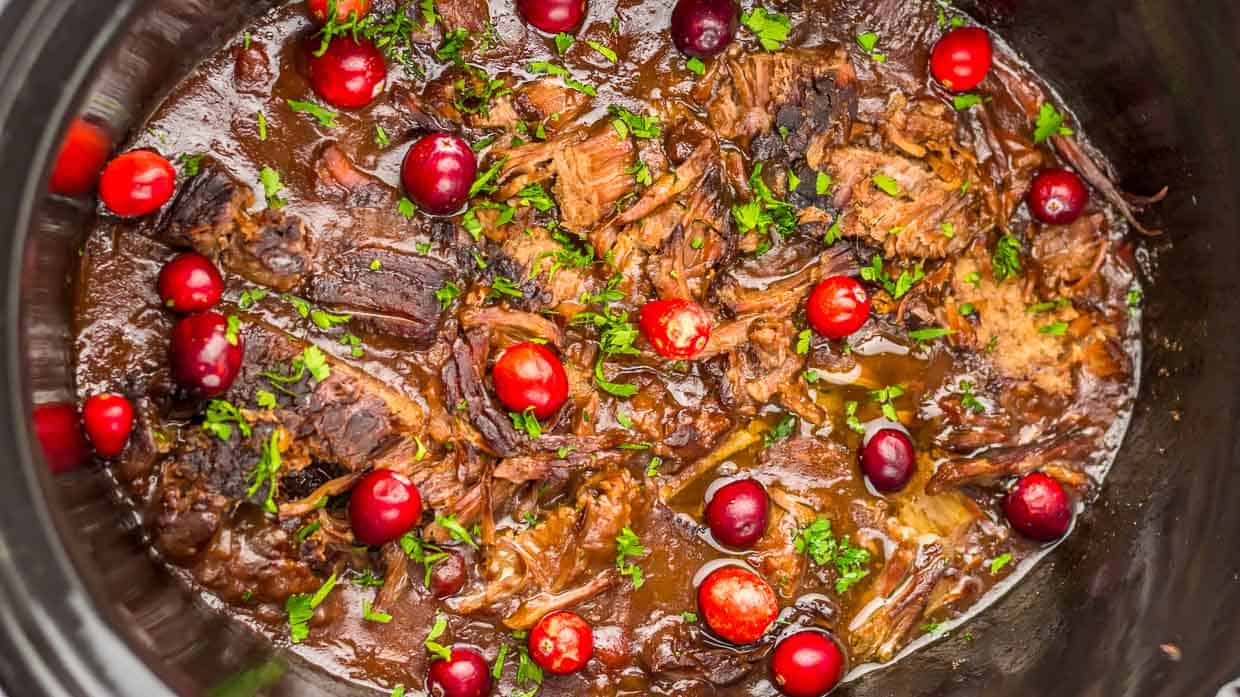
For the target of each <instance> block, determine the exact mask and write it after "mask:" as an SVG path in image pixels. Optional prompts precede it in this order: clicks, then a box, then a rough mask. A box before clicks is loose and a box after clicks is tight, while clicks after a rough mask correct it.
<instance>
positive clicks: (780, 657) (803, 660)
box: [771, 629, 844, 697]
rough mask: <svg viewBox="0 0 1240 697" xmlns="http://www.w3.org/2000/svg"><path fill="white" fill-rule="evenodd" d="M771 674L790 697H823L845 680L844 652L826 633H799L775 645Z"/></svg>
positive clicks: (811, 631) (810, 631)
mask: <svg viewBox="0 0 1240 697" xmlns="http://www.w3.org/2000/svg"><path fill="white" fill-rule="evenodd" d="M771 673H772V674H773V675H774V682H775V686H776V687H778V688H779V690H780V692H783V693H784V694H786V695H788V697H822V695H825V694H826V693H827V692H829V691H830V690H831V688H833V687H835V684H836V683H838V682H839V681H840V678H841V677H843V675H844V653H843V652H842V651H840V646H839V644H837V643H835V641H834V640H833V639H831V637H829V636H827V635H826V634H825V633H823V632H820V631H816V630H812V629H808V630H805V631H801V632H797V633H796V634H792V635H789V636H787V637H784V639H782V640H781V641H780V642H779V644H778V645H776V646H775V651H774V652H773V653H772V654H771Z"/></svg>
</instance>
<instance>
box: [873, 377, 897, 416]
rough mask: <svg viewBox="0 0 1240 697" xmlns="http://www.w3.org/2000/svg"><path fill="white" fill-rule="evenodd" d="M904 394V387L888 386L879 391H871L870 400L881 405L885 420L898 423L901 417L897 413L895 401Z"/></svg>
mask: <svg viewBox="0 0 1240 697" xmlns="http://www.w3.org/2000/svg"><path fill="white" fill-rule="evenodd" d="M904 392H905V388H904V385H888V386H886V387H883V388H880V389H877V390H870V399H872V400H873V401H874V402H875V403H877V404H878V405H879V409H880V410H881V411H882V412H883V418H885V419H887V420H888V421H897V422H898V421H899V420H900V415H899V414H897V413H896V406H895V401H896V400H897V399H899V398H900V397H901V396H903V395H904Z"/></svg>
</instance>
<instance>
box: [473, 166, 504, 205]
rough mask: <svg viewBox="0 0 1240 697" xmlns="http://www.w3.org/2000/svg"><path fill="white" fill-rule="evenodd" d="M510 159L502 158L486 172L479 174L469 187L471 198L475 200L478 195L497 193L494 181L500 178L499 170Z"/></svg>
mask: <svg viewBox="0 0 1240 697" xmlns="http://www.w3.org/2000/svg"><path fill="white" fill-rule="evenodd" d="M507 161H508V158H506V157H505V158H501V159H499V160H497V161H495V162H494V163H493V164H492V165H491V166H490V167H488V168H487V169H486V171H484V172H481V173H480V174H478V176H477V177H475V178H474V183H473V184H472V185H470V187H469V198H473V197H475V196H477V195H478V194H489V193H492V192H494V191H495V189H496V186H495V184H494V180H495V178H496V177H498V176H499V170H500V168H501V167H503V166H504V163H505V162H507Z"/></svg>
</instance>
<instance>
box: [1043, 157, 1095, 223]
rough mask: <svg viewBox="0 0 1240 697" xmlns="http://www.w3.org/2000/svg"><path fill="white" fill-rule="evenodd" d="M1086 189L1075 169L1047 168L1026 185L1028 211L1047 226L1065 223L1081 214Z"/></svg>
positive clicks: (1083, 208) (1070, 221)
mask: <svg viewBox="0 0 1240 697" xmlns="http://www.w3.org/2000/svg"><path fill="white" fill-rule="evenodd" d="M1088 202H1089V189H1086V188H1085V182H1083V181H1081V178H1080V177H1079V176H1077V174H1076V173H1075V172H1072V171H1070V170H1066V169H1046V170H1042V171H1041V172H1038V174H1037V176H1035V177H1034V178H1033V183H1032V184H1030V186H1029V212H1030V213H1032V214H1033V217H1035V218H1037V219H1038V220H1040V221H1041V222H1043V223H1046V224H1047V225H1068V224H1070V223H1073V222H1075V221H1076V219H1077V218H1079V217H1081V213H1083V212H1084V211H1085V204H1086V203H1088Z"/></svg>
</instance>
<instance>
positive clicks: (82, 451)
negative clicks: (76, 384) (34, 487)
mask: <svg viewBox="0 0 1240 697" xmlns="http://www.w3.org/2000/svg"><path fill="white" fill-rule="evenodd" d="M33 417H34V435H35V438H37V439H38V440H39V445H40V446H41V447H42V448H43V459H45V460H46V461H47V467H48V469H50V470H51V471H52V474H61V473H62V472H68V471H70V470H72V469H75V468H77V467H78V466H79V465H81V464H82V463H83V462H86V458H87V457H89V455H90V453H89V452H88V451H87V448H86V439H85V438H83V437H82V427H81V423H80V422H79V421H78V413H77V408H76V407H75V406H74V405H72V404H70V403H68V402H50V403H48V404H40V405H39V406H37V407H35V408H34V414H33Z"/></svg>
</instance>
